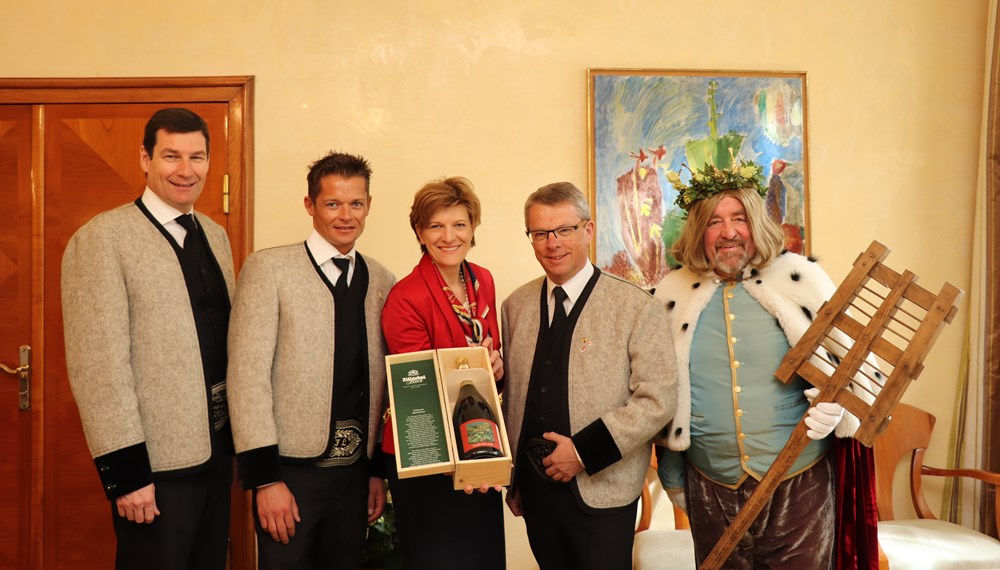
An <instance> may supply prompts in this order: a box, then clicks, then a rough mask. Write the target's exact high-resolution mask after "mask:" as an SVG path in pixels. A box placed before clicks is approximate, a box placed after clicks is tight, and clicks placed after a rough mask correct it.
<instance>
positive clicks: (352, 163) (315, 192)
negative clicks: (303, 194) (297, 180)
mask: <svg viewBox="0 0 1000 570" xmlns="http://www.w3.org/2000/svg"><path fill="white" fill-rule="evenodd" d="M331 174H336V175H337V176H340V177H342V178H354V177H355V176H360V177H362V178H364V179H365V192H366V193H367V194H368V195H369V196H370V195H371V189H370V185H371V180H372V167H371V165H369V164H368V161H367V160H365V159H364V157H362V156H361V155H355V154H348V153H346V152H329V153H327V155H326V156H324V157H323V158H321V159H319V160H317V161H316V162H314V163H312V164H310V165H309V174H307V175H306V181H307V182H309V200H310V201H311V202H313V203H314V204H315V203H316V198H317V197H318V196H319V191H320V183H321V181H322V180H323V178H325V177H327V176H330V175H331Z"/></svg>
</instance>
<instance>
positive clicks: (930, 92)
mask: <svg viewBox="0 0 1000 570" xmlns="http://www.w3.org/2000/svg"><path fill="white" fill-rule="evenodd" d="M986 10H987V3H986V1H985V0H954V1H951V2H944V1H933V0H878V1H871V0H840V1H833V0H826V1H822V0H811V1H808V2H802V1H800V0H758V1H756V2H745V1H737V0H718V1H708V0H673V1H647V2H638V1H629V0H625V1H621V2H603V1H581V0H549V1H546V2H526V1H521V2H517V1H515V2H509V3H502V2H489V3H488V2H485V1H464V2H462V1H434V0H424V1H418V0H410V1H402V0H399V1H383V2H344V1H340V2H337V1H334V0H327V1H325V2H324V1H318V0H297V1H294V2H265V1H259V0H258V1H251V2H246V1H234V0H215V1H213V2H201V1H198V2H193V1H191V0H175V1H173V2H170V3H166V4H162V3H154V2H149V1H131V2H123V1H117V0H115V1H109V0H105V1H103V2H97V3H93V2H89V3H80V2H73V1H69V0H40V1H37V2H25V1H16V0H3V2H2V3H0V22H3V24H4V33H3V34H2V35H0V53H2V54H3V56H2V59H0V76H6V77H32V76H34V77H42V76H53V77H64V76H65V77H69V76H72V77H111V76H142V75H155V76H186V75H241V74H247V75H255V76H256V88H257V90H256V95H257V105H256V110H255V111H256V156H257V161H256V180H257V184H256V193H255V198H256V212H257V219H256V222H255V232H256V246H257V248H258V249H259V248H261V247H266V246H271V245H275V244H280V243H284V242H288V241H292V240H298V239H302V238H304V237H305V235H306V234H307V231H308V223H309V219H308V217H307V216H306V214H305V212H304V210H303V208H302V205H301V204H302V196H303V194H304V190H305V185H304V176H305V172H306V165H307V164H308V163H309V162H310V161H311V160H313V159H315V158H317V157H318V156H319V155H321V154H322V153H324V152H325V151H326V150H328V149H345V150H350V151H356V152H360V153H363V154H365V155H366V156H368V157H369V158H370V159H371V161H372V164H373V165H374V168H375V178H374V181H373V194H374V196H375V202H374V209H373V212H372V215H371V218H370V219H369V225H368V230H367V233H366V234H365V236H364V237H363V238H362V248H363V251H365V252H366V253H368V254H370V255H373V256H375V257H377V258H379V259H381V260H382V261H384V262H386V263H387V264H388V265H389V267H390V268H391V269H393V270H394V271H395V272H396V273H397V275H400V276H401V275H404V274H405V273H406V272H408V271H409V269H410V268H411V267H412V265H413V264H414V263H415V262H416V260H417V256H418V249H417V245H416V243H415V241H414V240H413V238H412V234H411V232H410V230H409V229H408V227H407V222H406V216H407V213H408V208H409V200H410V197H411V196H412V194H413V192H414V191H415V190H416V189H417V188H418V187H419V186H420V185H421V184H422V183H424V182H425V181H427V180H428V179H430V178H433V177H438V176H442V175H454V174H461V175H464V176H467V177H469V178H470V179H471V180H472V181H473V182H475V183H476V184H477V186H478V189H479V192H480V195H481V197H482V200H483V203H484V210H485V216H484V218H485V220H484V224H483V226H482V227H481V228H480V229H479V232H478V240H477V241H478V242H479V244H480V245H479V247H477V248H476V250H474V252H473V255H472V256H471V258H472V259H473V260H474V261H477V262H479V263H482V264H484V265H486V266H488V267H489V268H490V269H491V270H492V271H493V273H494V275H495V276H496V279H497V286H498V294H499V295H500V296H501V297H503V296H505V295H506V294H507V293H509V292H510V291H511V290H512V289H513V288H514V287H515V286H517V285H518V284H520V283H522V282H524V281H526V280H527V279H529V278H531V277H533V276H535V275H538V274H539V273H540V270H539V268H538V266H537V264H536V262H535V261H534V259H533V256H532V253H531V248H530V246H529V244H528V243H527V240H526V239H525V238H524V237H523V234H522V231H523V221H522V215H521V205H522V203H523V200H524V197H525V196H526V195H527V194H528V193H529V192H530V191H531V190H534V189H535V188H537V187H538V186H540V185H542V184H545V183H548V182H552V181H556V180H570V181H573V182H575V183H576V184H577V185H579V186H580V187H581V188H585V187H586V185H587V169H586V166H587V159H586V156H587V123H586V93H585V89H586V71H587V68H588V67H601V68H605V67H629V68H681V69H739V70H789V71H806V72H808V80H807V81H808V88H807V91H808V105H809V107H808V111H809V115H808V126H809V139H810V140H809V155H810V164H809V166H810V172H811V177H810V200H811V208H810V214H811V218H812V227H811V232H812V237H813V253H814V254H816V255H818V256H819V257H820V258H821V260H822V262H823V265H824V267H825V268H826V269H827V271H828V272H829V273H830V274H831V276H832V277H833V278H834V280H836V281H839V280H840V279H842V278H843V277H844V275H845V274H846V272H847V270H848V268H849V266H850V264H851V263H852V262H853V260H854V258H855V257H856V255H857V254H858V253H859V252H860V251H862V250H863V249H864V248H865V247H866V246H867V245H868V243H869V242H870V241H871V240H873V239H877V240H879V241H881V242H883V243H885V244H886V245H888V246H889V247H890V248H891V249H892V250H893V253H892V255H891V256H890V257H889V260H888V263H889V264H890V265H891V266H893V267H897V268H908V269H910V270H912V271H914V272H915V273H916V274H918V275H920V276H921V280H920V282H921V283H922V284H923V285H924V286H925V287H928V288H930V289H932V290H935V291H936V290H937V288H938V287H940V285H941V284H942V282H943V281H945V280H948V281H951V282H952V283H954V284H956V285H958V286H959V287H962V288H963V289H967V288H968V283H969V272H970V261H969V257H970V254H971V235H972V224H971V221H972V209H973V204H974V188H975V180H976V178H975V169H976V166H977V156H978V150H979V149H978V141H979V128H980V116H981V102H982V86H983V67H984V49H985V47H984V45H985V20H986ZM962 309H963V313H962V314H961V315H960V317H959V318H958V319H956V321H955V323H954V324H953V325H952V326H950V327H949V328H948V329H947V330H946V331H945V332H944V333H943V334H942V335H941V338H940V340H939V342H938V345H937V346H936V348H935V350H934V351H933V353H932V355H931V357H930V359H929V363H928V365H927V370H926V372H925V373H924V375H923V377H922V378H921V379H920V381H919V382H918V383H917V384H915V385H914V386H913V387H912V388H911V389H910V391H909V392H908V393H907V395H906V398H905V399H906V400H907V401H909V402H913V403H915V404H917V405H920V406H923V407H925V408H928V409H930V410H932V411H933V412H934V413H936V414H937V415H938V418H939V423H938V425H939V426H940V427H939V429H938V430H937V438H936V440H935V442H934V445H933V451H932V453H931V460H932V462H934V463H942V462H943V452H944V450H945V448H946V447H947V435H948V434H947V432H948V426H949V424H950V420H951V417H952V415H953V412H952V407H953V405H954V397H953V394H954V391H955V385H956V376H957V371H958V366H959V360H960V352H961V341H962V333H963V330H964V328H965V324H966V315H965V312H966V311H967V303H963V304H962ZM934 504H936V503H934Z"/></svg>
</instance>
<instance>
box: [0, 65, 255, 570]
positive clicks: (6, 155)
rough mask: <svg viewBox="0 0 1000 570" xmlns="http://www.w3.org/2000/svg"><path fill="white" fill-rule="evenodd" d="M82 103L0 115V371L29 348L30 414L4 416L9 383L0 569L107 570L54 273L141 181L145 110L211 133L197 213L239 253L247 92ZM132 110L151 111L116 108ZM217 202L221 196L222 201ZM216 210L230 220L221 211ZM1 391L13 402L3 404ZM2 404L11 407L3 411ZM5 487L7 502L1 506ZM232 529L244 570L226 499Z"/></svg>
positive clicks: (108, 554)
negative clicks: (7, 214)
mask: <svg viewBox="0 0 1000 570" xmlns="http://www.w3.org/2000/svg"><path fill="white" fill-rule="evenodd" d="M244 79H245V80H246V79H248V78H244ZM74 81H76V80H74ZM110 81H111V82H112V83H114V82H115V81H119V82H123V81H124V82H129V81H131V80H110ZM245 83H248V82H246V81H245ZM174 87H176V86H174ZM246 87H249V85H246ZM45 91H46V93H43V95H44V96H46V97H50V98H51V94H49V91H51V90H50V89H46V90H45ZM81 91H87V90H85V89H84V90H81V89H79V88H75V89H73V88H71V89H69V90H68V93H65V94H64V95H65V97H64V98H62V99H60V98H59V97H54V98H51V99H50V101H52V102H51V103H47V102H46V100H44V99H43V100H42V101H40V102H41V103H42V104H35V105H30V106H21V105H16V106H15V105H11V106H8V105H2V104H0V199H2V200H3V201H2V202H0V203H3V204H4V205H5V206H6V205H7V204H11V205H13V204H15V203H16V204H17V205H18V207H17V215H16V216H15V217H16V219H17V220H18V224H17V227H16V228H14V227H9V225H7V224H0V294H2V299H0V311H2V314H0V319H2V320H3V321H5V322H6V321H7V320H8V319H7V315H8V314H18V315H21V314H22V313H23V315H24V316H19V320H18V321H16V322H21V321H23V322H24V324H23V325H21V326H20V327H15V326H14V325H4V324H0V363H6V364H7V365H8V366H9V365H11V364H16V362H5V360H11V361H14V360H16V354H12V355H10V356H9V357H5V355H4V354H3V353H4V352H5V351H6V352H9V351H11V350H14V351H16V350H17V347H18V346H19V345H20V344H27V343H31V344H32V347H33V349H34V362H33V364H34V377H33V385H32V391H33V393H32V397H31V409H30V410H29V411H27V412H20V413H19V414H13V412H10V410H16V382H14V381H8V382H4V383H3V384H0V386H3V388H2V389H0V422H2V423H0V430H2V431H0V438H3V439H0V441H3V442H4V443H3V449H4V453H0V457H3V456H4V455H6V450H7V449H8V437H9V439H10V444H11V445H12V446H16V448H17V449H19V454H18V460H17V462H16V463H17V464H16V466H15V465H13V463H14V462H11V465H10V466H8V465H7V464H6V463H3V462H4V461H6V458H2V459H0V485H3V488H4V489H5V492H4V493H3V494H0V495H2V496H3V499H0V533H3V535H2V536H0V567H3V568H7V567H11V568H18V569H19V570H21V569H30V570H38V569H42V568H44V569H60V570H62V569H67V570H68V569H77V568H79V569H83V568H87V569H90V568H111V567H113V560H114V533H113V530H112V526H111V506H110V504H109V502H108V500H107V499H106V498H105V497H104V494H103V492H102V488H101V484H100V481H99V478H98V476H97V473H96V470H95V468H94V464H93V461H92V459H91V457H90V453H89V451H88V448H87V445H86V441H85V439H84V436H83V430H82V427H81V425H80V418H79V414H78V411H77V408H76V404H75V402H74V400H73V396H72V393H71V392H70V389H69V384H68V381H67V378H66V364H65V356H64V344H63V330H62V307H61V302H60V295H61V293H60V266H61V261H62V253H63V251H64V249H65V246H66V243H67V242H68V240H69V238H70V237H71V236H72V235H73V233H74V232H75V231H76V230H77V229H78V228H79V227H80V226H81V225H83V224H84V223H85V222H86V221H87V220H89V219H90V218H92V217H93V216H94V215H96V214H98V213H100V212H102V211H104V210H108V209H110V208H113V207H116V206H118V205H120V204H124V203H126V202H130V201H133V200H135V199H136V198H137V197H138V196H139V195H140V194H141V193H142V190H143V188H144V187H145V177H144V173H143V172H142V169H141V168H140V166H139V147H140V145H141V141H142V132H143V127H144V125H145V122H146V120H147V119H148V118H149V117H150V116H151V115H152V114H153V113H154V112H155V111H156V110H157V109H160V108H163V107H167V106H184V107H188V108H190V109H192V110H194V111H195V112H197V113H198V114H200V115H201V116H202V117H204V118H205V120H206V122H207V123H208V126H209V133H210V162H209V173H208V179H207V180H206V184H205V191H204V192H203V194H202V196H201V198H200V199H199V200H198V203H197V204H196V205H195V207H196V209H198V210H199V211H201V212H203V213H206V214H208V215H210V216H211V217H212V218H213V219H214V220H215V221H216V222H218V223H219V224H221V225H222V226H223V227H225V228H227V230H228V231H229V234H230V239H231V241H232V242H233V249H234V251H233V254H234V259H235V260H236V265H237V268H238V267H239V266H240V265H241V262H242V260H243V259H244V258H245V257H246V255H247V253H248V249H249V241H250V232H249V223H250V219H249V215H248V213H249V212H248V208H247V207H246V204H247V201H246V198H247V195H248V188H247V186H248V181H249V176H248V174H249V171H250V164H248V163H247V159H248V158H250V157H251V156H252V155H251V154H250V153H249V152H248V149H247V145H248V142H249V141H248V139H246V138H244V135H246V134H248V133H247V131H248V129H246V130H245V129H244V128H243V127H244V120H245V119H246V116H245V114H246V112H247V109H246V103H247V102H248V101H249V99H248V96H246V94H245V93H244V95H243V96H241V97H240V98H237V100H235V101H234V100H231V99H229V98H226V97H212V96H209V97H205V96H204V92H199V93H200V94H196V95H193V96H191V97H190V98H193V99H195V100H194V101H192V100H187V99H186V95H185V93H184V90H183V89H181V90H180V96H179V97H178V99H177V100H176V102H174V101H170V100H163V99H162V97H163V95H164V94H168V95H169V93H166V92H167V91H169V89H165V90H164V91H163V92H160V91H148V90H147V91H142V90H141V89H140V90H138V91H137V90H136V89H134V88H133V86H131V85H128V86H126V89H125V91H126V92H116V93H114V96H112V97H108V95H107V94H106V93H105V92H103V91H100V90H96V91H95V90H90V91H89V92H87V93H81ZM7 93H8V95H7V97H5V89H4V81H3V80H0V102H3V101H5V100H7V99H8V97H9V92H7ZM174 94H175V95H177V92H175V93H174ZM36 95H37V94H36ZM87 95H89V96H90V99H86V100H91V101H109V100H110V101H111V102H103V103H98V104H76V101H79V100H80V97H81V96H87ZM188 95H190V94H188ZM15 98H16V97H15ZM144 99H145V100H154V101H157V102H156V103H131V102H122V100H124V101H142V100H144ZM219 99H221V101H220V102H200V101H213V100H219ZM234 114H235V116H236V120H234ZM8 117H9V118H8ZM234 122H235V123H237V124H236V125H235V126H237V127H238V128H237V129H236V130H235V131H234V128H233V127H234ZM8 125H9V127H8ZM5 127H8V128H6V132H7V133H8V134H7V135H5V134H4V133H5ZM234 139H235V140H234ZM15 151H16V152H15ZM15 156H16V157H17V158H16V159H15V158H14V157H15ZM12 162H16V163H17V165H16V166H13V165H11V164H9V163H12ZM227 175H228V178H227ZM19 177H20V178H19ZM14 181H16V183H15V182H14ZM234 181H235V183H234ZM234 190H235V193H234ZM226 191H228V193H229V195H228V196H224V192H226ZM227 201H228V205H229V206H230V208H229V212H230V213H229V214H227V213H226V212H225V211H224V203H226V202H227ZM234 210H235V213H236V214H237V215H235V216H234V215H233V213H234ZM9 252H14V253H9ZM14 255H18V256H20V257H19V258H18V259H17V260H15V261H16V263H13V264H12V263H9V262H5V261H4V258H12V259H13V256H14ZM21 258H23V259H21ZM5 263H7V265H14V266H20V265H22V264H23V266H24V267H25V268H26V269H25V270H24V271H23V276H22V272H16V271H14V272H12V271H10V270H7V271H6V273H11V275H12V276H13V277H14V279H13V280H12V279H11V278H8V279H7V280H4V279H3V276H4V274H5V269H4V267H5ZM9 310H10V311H14V312H13V313H8V311H9ZM16 311H20V312H21V313H17V312H16ZM12 322H14V321H13V320H12ZM25 329H26V330H25ZM8 331H10V332H8ZM15 336H16V337H17V338H12V337H15ZM25 338H27V339H28V340H25ZM0 379H3V380H6V379H5V378H2V377H0ZM8 384H9V385H8ZM12 386H13V387H14V388H15V389H14V392H15V393H14V395H13V396H11V395H9V394H8V393H7V392H8V389H10V388H11V387H12ZM4 397H6V399H4ZM11 398H15V401H14V404H13V405H11V403H10V401H9V400H10V399H11ZM13 433H16V434H17V436H16V441H13V440H14V436H13V435H12V434H13ZM8 481H10V484H8ZM6 489H16V490H17V491H18V492H17V493H12V494H8V493H6ZM8 526H9V527H10V528H9V529H8ZM233 527H234V528H233V530H232V533H231V536H232V546H233V548H232V549H231V556H230V559H231V562H232V567H233V568H253V550H252V548H253V542H252V540H253V536H252V534H251V531H252V521H250V520H249V508H248V501H247V500H246V495H245V494H244V493H242V492H234V517H233ZM8 531H9V532H8ZM14 537H16V538H17V542H16V543H15V542H14ZM8 556H9V559H8ZM8 560H10V561H11V562H10V563H9V564H8Z"/></svg>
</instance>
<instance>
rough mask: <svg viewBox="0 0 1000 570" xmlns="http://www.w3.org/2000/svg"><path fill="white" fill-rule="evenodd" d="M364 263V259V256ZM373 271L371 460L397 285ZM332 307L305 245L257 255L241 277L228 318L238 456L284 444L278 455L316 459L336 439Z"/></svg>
mask: <svg viewBox="0 0 1000 570" xmlns="http://www.w3.org/2000/svg"><path fill="white" fill-rule="evenodd" d="M358 255H359V256H360V254H358ZM364 261H365V264H366V265H367V267H368V294H367V296H366V297H365V326H366V328H367V334H368V362H369V372H370V375H369V390H370V392H369V410H368V434H369V437H368V449H367V451H368V456H369V457H371V455H372V451H373V450H374V448H375V439H376V437H375V435H376V434H377V433H378V426H379V422H380V421H381V412H382V410H383V409H384V408H385V402H384V400H385V385H386V374H385V343H384V341H383V339H382V326H381V323H380V319H381V315H382V305H384V304H385V299H386V296H387V295H388V294H389V289H391V288H392V285H393V283H394V282H395V278H394V277H393V275H392V274H391V273H390V272H389V270H388V269H386V268H385V267H384V266H383V265H382V264H380V263H379V262H377V261H375V260H374V259H372V258H370V257H364ZM334 358H335V355H334V300H333V295H332V294H331V293H330V289H329V288H328V287H327V285H326V283H325V282H324V281H323V279H322V278H321V277H320V275H319V273H318V272H317V270H316V266H315V265H314V264H313V262H312V260H311V259H310V257H309V254H308V252H307V249H306V246H305V244H304V243H302V242H299V243H295V244H290V245H285V246H281V247H274V248H270V249H265V250H261V251H258V252H256V253H254V254H252V255H251V256H250V257H249V258H247V262H246V264H245V265H244V266H243V270H242V272H241V273H240V280H239V284H238V286H237V290H236V298H235V300H234V302H233V311H232V314H231V315H230V321H229V373H228V377H227V388H228V391H229V415H230V421H231V422H232V429H233V440H234V442H235V444H236V453H237V454H240V453H243V452H246V451H249V450H255V449H260V448H265V447H269V446H274V445H277V446H278V450H279V453H280V455H281V456H283V457H291V458H312V457H316V456H318V455H319V454H321V453H323V451H324V450H325V448H326V445H327V442H328V440H329V436H330V414H331V402H332V398H333V387H334V378H333V359H334Z"/></svg>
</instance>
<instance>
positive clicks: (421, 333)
mask: <svg viewBox="0 0 1000 570" xmlns="http://www.w3.org/2000/svg"><path fill="white" fill-rule="evenodd" d="M469 266H470V267H471V269H472V273H473V274H474V275H475V276H476V279H477V280H478V281H479V300H478V307H477V308H478V310H479V315H478V316H479V318H480V320H482V322H483V328H484V329H485V333H486V336H489V337H492V338H493V348H494V349H496V350H500V327H499V326H498V325H497V313H498V312H499V311H498V310H497V306H496V296H497V295H496V287H495V285H494V284H493V276H492V275H491V274H490V272H489V271H487V270H486V268H484V267H480V266H479V265H476V264H474V263H470V264H469ZM382 334H383V335H384V336H385V343H386V345H387V346H388V349H389V350H388V351H387V354H399V353H402V352H415V351H418V350H429V349H432V348H435V349H436V348H461V347H464V346H468V345H469V343H468V342H467V341H466V340H465V332H464V331H463V330H462V325H461V323H459V322H458V317H457V316H456V315H455V311H453V310H452V308H451V305H450V304H448V299H447V298H446V297H445V295H444V292H443V291H442V290H441V287H440V285H439V284H438V277H437V268H436V267H434V262H432V261H431V258H430V256H429V255H427V254H426V253H425V254H424V255H423V257H421V258H420V263H418V264H417V266H416V267H414V268H413V271H412V272H411V273H410V274H409V275H407V276H406V277H404V278H403V279H400V280H399V281H398V282H397V283H396V285H395V286H394V287H393V288H392V290H391V291H389V296H388V297H387V298H386V300H385V306H384V307H383V308H382ZM382 449H383V451H385V452H386V453H394V452H395V445H394V442H393V439H392V424H391V423H387V424H386V429H385V432H384V434H383V439H382Z"/></svg>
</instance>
